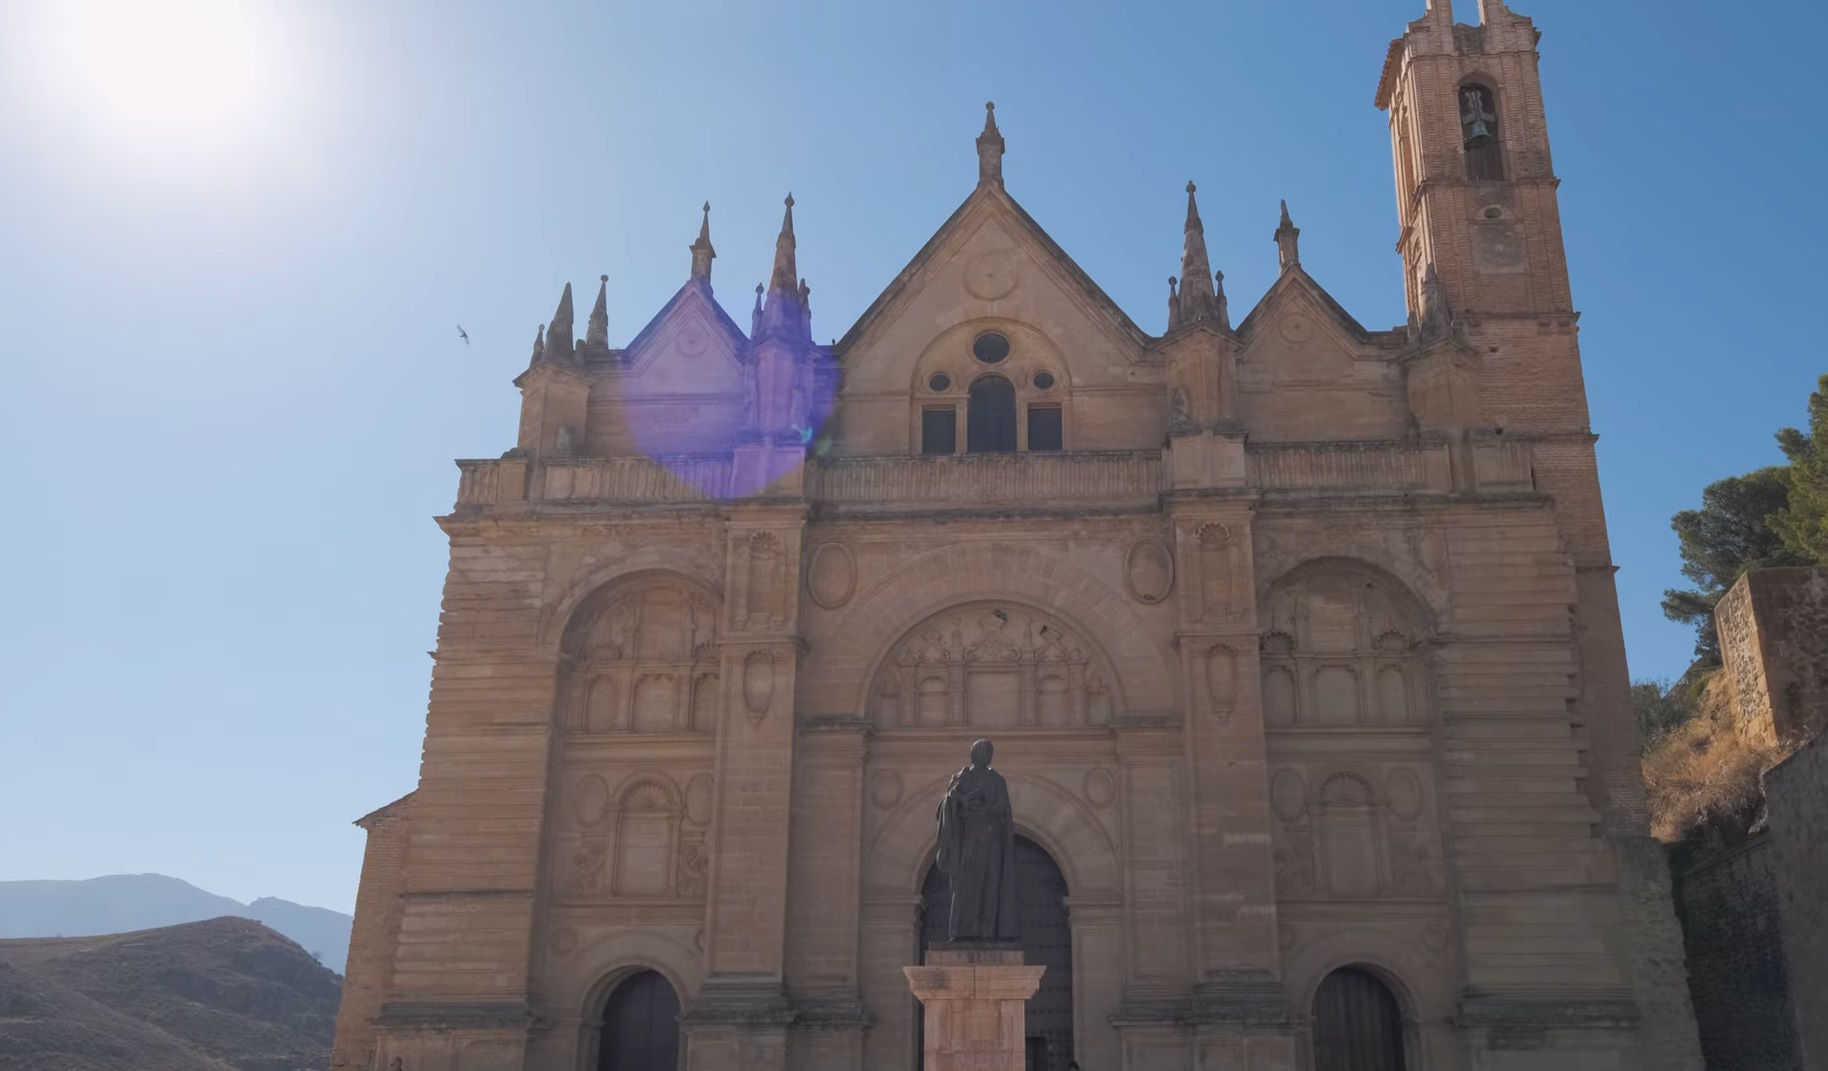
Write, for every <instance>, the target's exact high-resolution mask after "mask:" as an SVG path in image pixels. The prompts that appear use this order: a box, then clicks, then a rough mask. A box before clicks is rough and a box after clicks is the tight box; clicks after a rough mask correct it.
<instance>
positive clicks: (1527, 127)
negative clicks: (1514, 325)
mask: <svg viewBox="0 0 1828 1071" xmlns="http://www.w3.org/2000/svg"><path fill="white" fill-rule="evenodd" d="M1462 2H1464V0H1462ZM1540 36H1541V34H1540V33H1539V32H1538V31H1537V29H1536V27H1535V24H1534V23H1532V22H1531V21H1530V20H1529V19H1527V18H1525V17H1523V16H1522V15H1518V14H1516V13H1514V12H1512V11H1511V10H1510V9H1509V8H1508V7H1507V6H1506V5H1505V3H1504V0H1480V2H1479V25H1477V26H1463V25H1455V23H1454V13H1453V2H1452V0H1430V3H1429V6H1428V10H1427V13H1426V14H1424V15H1423V16H1422V17H1421V18H1420V19H1418V20H1416V21H1415V22H1413V23H1411V24H1410V25H1409V28H1408V31H1407V32H1406V33H1404V35H1403V36H1402V37H1400V38H1398V39H1397V40H1395V41H1393V42H1391V45H1390V52H1389V56H1388V57H1387V59H1386V60H1385V63H1384V72H1383V78H1382V79H1381V80H1380V81H1379V83H1378V88H1377V106H1378V107H1379V108H1382V109H1383V110H1385V111H1387V112H1389V113H1390V141H1391V147H1392V151H1393V153H1394V157H1395V159H1394V163H1395V170H1396V212H1397V222H1398V224H1399V226H1400V228H1401V234H1400V237H1399V238H1398V240H1397V251H1398V252H1399V253H1401V254H1402V257H1403V278H1404V281H1405V285H1404V292H1405V294H1406V296H1407V299H1408V303H1409V310H1410V312H1411V313H1412V314H1414V315H1415V316H1416V317H1418V318H1419V317H1420V316H1421V315H1422V306H1423V304H1424V303H1423V301H1422V294H1423V282H1424V279H1425V278H1426V276H1427V273H1428V266H1429V265H1430V264H1433V265H1434V266H1435V270H1436V271H1437V272H1439V274H1440V278H1441V283H1442V285H1443V287H1444V288H1445V291H1446V295H1447V298H1448V300H1449V302H1450V303H1451V305H1452V307H1453V308H1454V309H1456V310H1460V311H1464V312H1469V313H1476V314H1479V315H1484V316H1543V315H1553V314H1555V313H1564V314H1565V313H1568V312H1571V311H1572V309H1573V305H1572V301H1571V298H1570V296H1569V292H1568V269H1567V260H1566V256H1565V254H1564V252H1563V249H1562V240H1561V212H1560V209H1559V207H1558V206H1557V204H1556V196H1555V188H1556V186H1557V184H1558V182H1559V180H1557V179H1556V177H1555V169H1554V167H1553V166H1552V164H1551V162H1550V156H1549V133H1548V125H1547V122H1546V121H1545V118H1544V114H1543V103H1542V82H1541V78H1540V76H1539V74H1538V71H1537V53H1536V42H1537V40H1538V38H1539V37H1540Z"/></svg>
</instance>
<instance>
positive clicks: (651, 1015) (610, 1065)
mask: <svg viewBox="0 0 1828 1071" xmlns="http://www.w3.org/2000/svg"><path fill="white" fill-rule="evenodd" d="M678 1068H679V994H677V993H675V992H673V986H672V984H671V983H670V982H668V981H667V980H666V979H665V978H662V977H661V976H660V975H659V974H658V973H657V972H655V971H640V972H638V973H636V974H631V975H629V976H628V977H627V978H624V979H623V980H622V981H621V982H620V983H619V984H618V985H617V986H616V988H615V989H614V990H613V991H612V992H611V993H610V994H609V1000H608V1001H606V1002H605V1003H604V1005H603V1029H602V1031H601V1033H599V1034H598V1036H597V1071H678Z"/></svg>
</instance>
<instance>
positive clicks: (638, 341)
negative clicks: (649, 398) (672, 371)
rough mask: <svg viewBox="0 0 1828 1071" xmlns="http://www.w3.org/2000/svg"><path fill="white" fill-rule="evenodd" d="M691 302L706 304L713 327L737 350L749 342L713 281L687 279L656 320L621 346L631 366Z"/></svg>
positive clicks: (625, 359) (740, 349)
mask: <svg viewBox="0 0 1828 1071" xmlns="http://www.w3.org/2000/svg"><path fill="white" fill-rule="evenodd" d="M689 305H701V306H703V307H705V308H706V309H707V310H708V312H709V317H708V318H709V319H710V321H711V325H712V327H714V328H715V329H716V330H717V331H718V332H719V333H721V334H722V335H724V336H725V338H726V340H727V341H728V342H729V343H730V345H731V348H732V349H734V350H735V351H736V352H738V353H740V352H742V350H743V348H744V347H745V346H747V345H748V343H749V336H748V335H746V334H744V333H743V329H742V328H740V327H738V326H736V321H735V320H732V319H731V318H730V314H729V313H727V312H725V311H724V307H723V306H722V305H720V304H719V303H718V301H717V298H716V296H714V295H713V294H712V292H711V286H710V284H709V283H706V282H704V281H703V280H701V279H687V280H686V284H685V285H684V286H682V287H680V288H679V290H678V292H676V293H675V294H674V295H673V296H672V297H671V298H669V299H667V303H666V304H664V305H662V306H660V311H659V312H657V313H655V314H654V316H653V319H651V320H649V321H648V322H647V325H646V326H645V327H643V328H642V329H641V330H639V331H637V332H635V337H634V338H632V339H629V341H628V345H626V346H624V347H622V349H621V350H620V353H621V354H622V360H623V361H624V362H625V363H626V364H629V365H636V364H640V363H641V359H642V357H643V355H644V352H645V351H646V350H647V348H648V347H649V346H650V345H651V344H652V343H653V342H654V341H655V340H656V339H657V338H658V337H659V335H660V333H661V331H662V330H663V329H664V328H665V327H666V325H667V324H669V323H671V322H672V319H673V316H674V314H675V313H677V312H679V311H680V310H682V309H684V308H686V307H687V306H689Z"/></svg>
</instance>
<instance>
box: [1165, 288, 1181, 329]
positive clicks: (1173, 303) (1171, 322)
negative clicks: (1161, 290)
mask: <svg viewBox="0 0 1828 1071" xmlns="http://www.w3.org/2000/svg"><path fill="white" fill-rule="evenodd" d="M1178 282H1180V280H1179V279H1176V278H1175V277H1174V276H1172V275H1170V276H1168V330H1170V331H1172V330H1174V329H1175V328H1177V327H1179V326H1180V325H1181V295H1180V294H1179V293H1178V292H1177V291H1176V290H1175V289H1174V286H1175V284H1176V283H1178Z"/></svg>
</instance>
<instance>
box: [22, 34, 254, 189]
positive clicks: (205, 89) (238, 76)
mask: <svg viewBox="0 0 1828 1071" xmlns="http://www.w3.org/2000/svg"><path fill="white" fill-rule="evenodd" d="M44 14H45V17H46V20H47V23H46V25H45V27H44V29H45V30H46V31H47V32H46V33H45V35H44V38H43V47H42V49H39V50H37V51H38V53H39V54H38V55H37V56H36V57H35V58H37V59H38V60H39V61H40V62H41V63H42V64H43V66H44V73H45V74H46V75H47V80H48V81H49V82H50V83H51V84H53V85H56V86H58V87H59V88H60V89H61V93H60V94H59V95H60V96H61V97H63V98H64V103H65V104H66V105H68V106H69V108H70V109H71V110H73V111H74V112H76V113H78V114H79V115H81V116H83V117H84V118H86V119H87V120H89V121H91V122H92V123H93V124H94V125H95V127H96V128H97V129H96V132H97V133H98V134H99V135H100V136H102V137H103V138H105V139H107V140H109V141H114V142H119V143H121V147H133V148H137V149H143V150H150V151H153V152H155V153H157V154H158V155H176V156H182V157H195V156H198V155H201V154H208V153H217V152H234V151H236V150H237V149H238V148H242V147H244V146H245V145H246V143H247V141H248V140H249V139H251V138H253V137H255V136H257V135H258V134H259V133H260V131H261V128H262V126H263V124H265V123H267V122H270V121H271V120H272V118H273V117H272V115H271V112H272V109H273V107H274V105H275V103H276V97H277V95H278V94H277V83H278V80H279V76H280V74H281V73H282V63H283V60H284V58H285V57H284V51H283V49H282V48H281V47H279V45H280V42H279V41H278V40H277V39H276V38H277V36H278V35H277V32H276V31H277V27H275V26H274V25H272V24H271V21H270V16H271V14H272V9H271V7H270V6H269V5H265V4H258V3H254V2H251V0H250V2H237V0H156V2H155V0H87V2H82V0H63V2H60V3H58V4H55V5H46V8H45V9H44ZM263 16H266V17H264V18H263Z"/></svg>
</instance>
